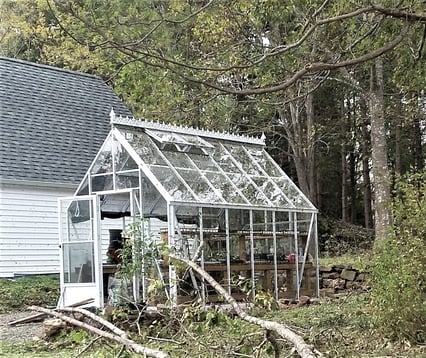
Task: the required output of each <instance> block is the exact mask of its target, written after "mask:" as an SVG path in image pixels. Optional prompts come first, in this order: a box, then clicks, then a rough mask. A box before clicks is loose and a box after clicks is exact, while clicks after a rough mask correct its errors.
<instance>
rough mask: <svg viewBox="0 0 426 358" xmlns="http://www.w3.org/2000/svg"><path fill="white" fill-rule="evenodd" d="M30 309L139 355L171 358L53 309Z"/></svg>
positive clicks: (36, 307)
mask: <svg viewBox="0 0 426 358" xmlns="http://www.w3.org/2000/svg"><path fill="white" fill-rule="evenodd" d="M29 309H30V310H32V311H37V312H43V313H45V314H47V315H49V316H54V317H56V318H59V319H61V320H63V321H65V322H68V323H69V324H72V325H74V326H77V327H80V328H83V329H85V330H87V331H89V332H91V333H95V334H97V335H98V336H101V337H104V338H107V339H110V340H113V341H115V342H117V343H119V344H122V345H123V346H126V347H127V348H128V349H130V350H132V351H133V352H135V353H137V354H140V355H144V356H146V357H153V358H168V357H169V355H168V354H166V353H164V352H161V351H159V350H156V349H151V348H147V347H144V346H141V345H140V344H138V343H136V342H135V341H132V340H131V339H129V338H124V337H121V336H118V335H117V334H115V333H110V332H106V331H102V330H101V329H99V328H96V327H93V326H91V325H90V324H87V323H85V322H81V321H79V320H77V319H75V318H71V317H68V316H67V315H65V314H63V313H60V312H57V311H55V310H51V309H47V308H43V307H38V306H31V307H29ZM99 318H100V317H99ZM117 329H118V328H117ZM118 330H119V329H118ZM119 331H121V330H119Z"/></svg>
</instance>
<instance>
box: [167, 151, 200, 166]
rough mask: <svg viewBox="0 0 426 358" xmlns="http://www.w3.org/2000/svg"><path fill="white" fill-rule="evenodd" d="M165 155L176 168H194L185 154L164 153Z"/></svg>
mask: <svg viewBox="0 0 426 358" xmlns="http://www.w3.org/2000/svg"><path fill="white" fill-rule="evenodd" d="M163 154H164V155H165V157H166V158H167V160H168V161H169V162H170V164H172V166H173V167H175V168H187V169H192V168H193V167H194V166H193V165H192V164H191V162H190V160H189V159H188V158H187V156H186V155H185V153H181V152H167V151H164V152H163Z"/></svg>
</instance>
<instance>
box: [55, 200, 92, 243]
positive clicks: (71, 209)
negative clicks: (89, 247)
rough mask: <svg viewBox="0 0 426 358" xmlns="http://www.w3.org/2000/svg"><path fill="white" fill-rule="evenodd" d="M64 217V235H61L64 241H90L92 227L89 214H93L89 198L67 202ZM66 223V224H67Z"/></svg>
mask: <svg viewBox="0 0 426 358" xmlns="http://www.w3.org/2000/svg"><path fill="white" fill-rule="evenodd" d="M66 210H67V212H66V215H62V217H63V218H64V221H65V220H66V221H65V222H64V224H65V225H63V228H64V231H65V230H66V232H63V233H66V235H63V236H62V237H63V238H64V239H65V238H66V239H65V240H66V241H90V240H93V231H92V230H93V228H92V220H91V215H93V211H92V210H93V208H92V202H91V201H89V200H75V201H73V202H71V203H69V205H68V207H67V209H66ZM67 223H68V226H67Z"/></svg>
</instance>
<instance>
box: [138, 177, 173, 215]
mask: <svg viewBox="0 0 426 358" xmlns="http://www.w3.org/2000/svg"><path fill="white" fill-rule="evenodd" d="M142 209H143V215H144V216H147V217H150V216H160V217H164V218H165V217H167V205H166V201H165V200H164V198H163V197H162V196H161V194H160V193H159V191H158V190H157V188H156V187H155V186H154V185H153V184H152V183H151V181H150V180H149V179H147V178H143V179H142Z"/></svg>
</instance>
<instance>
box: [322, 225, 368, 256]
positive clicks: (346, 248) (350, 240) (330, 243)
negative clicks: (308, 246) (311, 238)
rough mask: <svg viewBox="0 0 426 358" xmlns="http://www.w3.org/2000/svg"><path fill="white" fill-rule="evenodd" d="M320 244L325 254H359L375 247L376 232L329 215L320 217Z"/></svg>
mask: <svg viewBox="0 0 426 358" xmlns="http://www.w3.org/2000/svg"><path fill="white" fill-rule="evenodd" d="M318 234H319V246H320V252H321V254H322V255H323V256H329V257H334V256H342V255H344V254H349V255H354V254H356V255H359V254H360V253H365V252H367V251H369V250H370V249H371V248H372V247H373V242H374V232H373V230H368V229H365V228H363V227H361V226H359V225H353V224H350V223H346V222H343V221H341V220H335V219H332V218H328V217H320V219H319V225H318Z"/></svg>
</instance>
